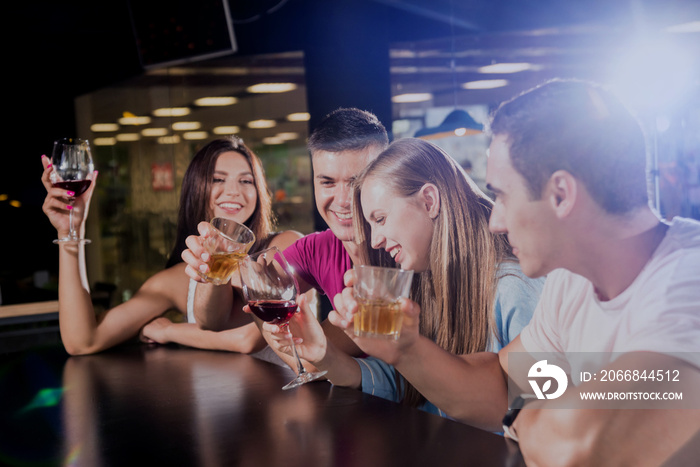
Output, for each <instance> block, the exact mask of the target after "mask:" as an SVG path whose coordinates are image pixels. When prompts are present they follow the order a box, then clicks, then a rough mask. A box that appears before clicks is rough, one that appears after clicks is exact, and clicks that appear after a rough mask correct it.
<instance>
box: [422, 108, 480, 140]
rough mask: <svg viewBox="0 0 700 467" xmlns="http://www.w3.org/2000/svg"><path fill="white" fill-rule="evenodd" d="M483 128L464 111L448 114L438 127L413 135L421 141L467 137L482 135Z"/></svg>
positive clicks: (425, 129)
mask: <svg viewBox="0 0 700 467" xmlns="http://www.w3.org/2000/svg"><path fill="white" fill-rule="evenodd" d="M483 129H484V126H483V125H482V124H480V123H477V122H476V121H475V120H474V119H473V118H472V116H471V115H469V114H468V113H467V111H466V110H462V109H456V110H453V111H452V112H450V113H449V114H448V115H447V117H445V119H444V120H443V121H442V123H441V124H440V125H439V126H436V127H429V128H421V129H420V130H418V131H416V134H415V135H414V136H415V137H416V138H421V139H436V138H446V137H448V136H468V135H476V134H479V133H482V132H483Z"/></svg>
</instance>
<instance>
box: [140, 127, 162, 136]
mask: <svg viewBox="0 0 700 467" xmlns="http://www.w3.org/2000/svg"><path fill="white" fill-rule="evenodd" d="M141 134H142V135H143V136H165V135H167V134H168V129H167V128H144V129H143V130H141Z"/></svg>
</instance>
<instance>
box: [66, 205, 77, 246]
mask: <svg viewBox="0 0 700 467" xmlns="http://www.w3.org/2000/svg"><path fill="white" fill-rule="evenodd" d="M70 206H71V209H70V210H69V211H68V223H69V225H70V227H69V228H70V231H69V232H68V237H70V238H76V237H77V235H75V228H74V227H73V200H71V202H70Z"/></svg>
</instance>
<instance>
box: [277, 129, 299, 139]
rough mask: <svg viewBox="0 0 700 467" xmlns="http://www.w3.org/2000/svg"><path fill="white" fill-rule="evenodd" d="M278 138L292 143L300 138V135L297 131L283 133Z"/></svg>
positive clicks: (278, 134)
mask: <svg viewBox="0 0 700 467" xmlns="http://www.w3.org/2000/svg"><path fill="white" fill-rule="evenodd" d="M275 137H276V138H280V139H283V140H285V141H291V140H294V139H297V138H298V137H299V133H297V132H296V131H284V132H282V133H277V135H275Z"/></svg>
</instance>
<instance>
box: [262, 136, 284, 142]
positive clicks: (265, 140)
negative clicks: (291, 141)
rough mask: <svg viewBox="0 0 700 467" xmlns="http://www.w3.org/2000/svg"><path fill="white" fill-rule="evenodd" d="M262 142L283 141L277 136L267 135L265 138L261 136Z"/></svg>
mask: <svg viewBox="0 0 700 467" xmlns="http://www.w3.org/2000/svg"><path fill="white" fill-rule="evenodd" d="M262 142H263V144H284V142H285V141H284V140H283V139H282V138H278V137H277V136H268V137H267V138H263V139H262Z"/></svg>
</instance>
